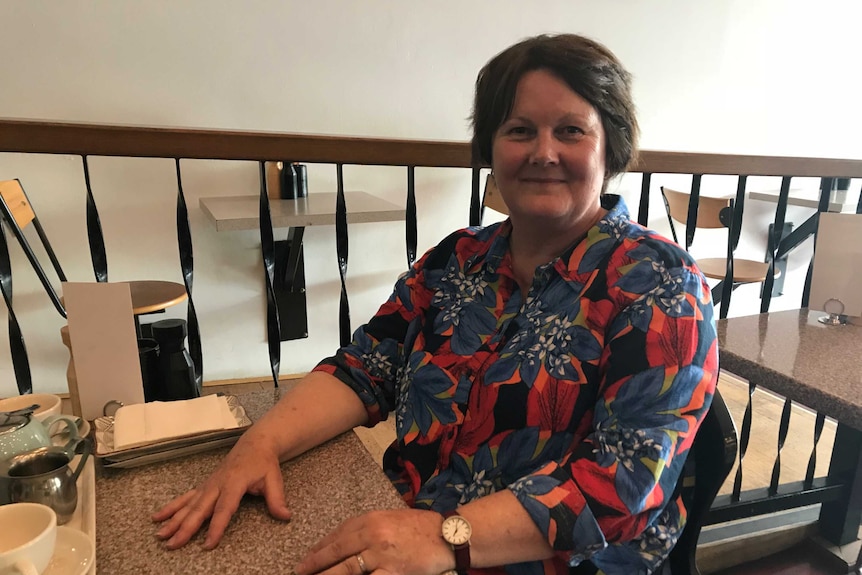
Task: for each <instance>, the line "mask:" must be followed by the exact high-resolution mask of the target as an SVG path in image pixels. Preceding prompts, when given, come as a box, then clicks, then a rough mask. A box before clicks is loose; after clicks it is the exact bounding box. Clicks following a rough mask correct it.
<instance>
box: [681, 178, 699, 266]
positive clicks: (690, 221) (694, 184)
mask: <svg viewBox="0 0 862 575" xmlns="http://www.w3.org/2000/svg"><path fill="white" fill-rule="evenodd" d="M702 178H703V174H692V175H691V194H690V195H689V198H688V214H687V216H686V220H685V251H688V248H690V247H691V244H692V243H694V232H695V230H696V229H697V206H698V204H699V203H700V180H701V179H702Z"/></svg>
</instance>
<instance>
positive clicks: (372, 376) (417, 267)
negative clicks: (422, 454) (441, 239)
mask: <svg viewBox="0 0 862 575" xmlns="http://www.w3.org/2000/svg"><path fill="white" fill-rule="evenodd" d="M430 253H431V252H429V253H428V254H425V256H423V257H422V258H421V259H420V260H419V261H417V262H416V263H415V264H414V265H413V267H412V268H411V269H410V270H409V271H408V272H407V273H406V274H404V275H403V276H402V277H400V278H399V279H398V281H397V282H396V284H395V288H394V290H393V292H392V295H391V296H390V297H389V299H388V300H387V301H386V303H384V304H383V305H382V306H380V309H379V310H378V311H377V313H376V314H375V315H374V317H372V318H371V320H370V321H369V322H368V323H367V324H364V325H362V326H360V327H359V328H358V329H357V330H356V331H355V332H354V334H353V340H352V342H351V343H350V344H349V345H347V346H344V347H342V348H340V349H339V350H338V351H337V352H336V353H335V355H334V356H332V357H328V358H326V359H324V360H322V361H321V362H320V363H318V364H317V366H316V367H315V368H314V369H313V370H312V371H322V372H325V373H329V374H330V375H333V376H335V377H337V378H338V379H340V380H341V381H342V382H344V383H345V384H346V385H348V386H350V387H351V388H352V389H353V390H354V391H355V392H356V393H357V395H359V397H360V399H362V402H363V403H364V404H365V408H366V410H367V411H368V422H367V423H366V426H368V427H372V426H374V425H375V424H377V423H378V422H380V421H381V420H384V419H386V418H387V417H388V414H389V412H391V411H392V410H393V409H395V406H396V400H397V395H398V386H399V379H400V374H401V373H402V371H403V364H404V357H405V354H404V344H405V341H406V339H407V338H408V334H409V332H410V330H411V327H412V328H415V327H416V326H417V325H418V324H420V323H421V316H422V314H424V312H425V309H426V308H427V302H428V301H429V298H430V295H429V294H428V290H427V289H426V287H425V285H424V273H425V272H424V265H425V262H426V260H427V258H428V257H429V254H430Z"/></svg>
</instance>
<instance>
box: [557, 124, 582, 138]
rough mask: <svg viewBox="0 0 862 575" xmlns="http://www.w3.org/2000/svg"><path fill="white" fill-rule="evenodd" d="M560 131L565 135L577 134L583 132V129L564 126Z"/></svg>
mask: <svg viewBox="0 0 862 575" xmlns="http://www.w3.org/2000/svg"><path fill="white" fill-rule="evenodd" d="M562 132H563V133H564V134H565V135H567V136H578V135H580V134H583V133H584V131H583V130H582V129H580V128H578V127H577V126H566V127H565V128H563V129H562Z"/></svg>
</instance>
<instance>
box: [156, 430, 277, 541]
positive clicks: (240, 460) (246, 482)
mask: <svg viewBox="0 0 862 575" xmlns="http://www.w3.org/2000/svg"><path fill="white" fill-rule="evenodd" d="M251 435H253V430H250V433H246V434H245V435H243V436H242V437H241V438H240V440H239V441H238V442H237V443H236V445H235V446H234V448H233V449H232V450H231V451H230V453H229V454H228V455H227V457H226V458H225V460H224V461H223V462H222V463H221V464H220V465H219V466H218V468H216V470H215V471H214V472H213V473H212V475H210V476H209V477H208V478H207V480H206V481H205V482H204V483H203V484H202V485H200V486H199V487H197V488H195V489H192V490H191V491H188V492H186V493H185V494H183V495H180V496H179V497H177V498H176V499H174V500H173V501H171V502H170V503H168V504H167V505H165V506H164V507H162V508H161V509H160V510H159V511H157V512H156V513H154V514H153V516H152V518H153V521H156V522H162V523H163V524H162V526H161V528H160V529H159V530H158V531H157V532H156V536H158V537H159V538H161V539H167V542H166V543H165V545H166V546H167V548H168V549H177V548H179V547H182V546H183V545H185V544H186V543H188V541H189V540H190V539H191V538H192V537H193V536H194V534H195V533H197V532H198V530H199V529H200V528H201V525H203V523H204V521H206V520H207V519H209V520H210V522H209V529H208V530H207V535H206V539H205V540H204V547H205V548H207V549H213V548H214V547H216V546H217V545H218V543H219V541H221V538H222V536H223V535H224V532H225V529H226V528H227V525H228V523H229V522H230V519H231V517H232V516H233V514H234V513H235V512H236V510H237V508H238V507H239V503H240V500H241V499H242V496H243V495H245V494H246V493H249V494H252V495H262V496H263V497H264V498H265V499H266V505H267V508H268V509H269V513H270V514H271V515H272V516H273V517H275V518H276V519H281V520H282V521H287V520H288V519H290V515H291V514H290V510H289V509H288V508H287V505H286V504H285V501H284V482H283V480H282V475H281V468H280V466H279V459H278V453H277V451H276V449H275V448H274V447H268V444H269V442H267V441H265V440H263V438H259V437H258V438H255V437H251Z"/></svg>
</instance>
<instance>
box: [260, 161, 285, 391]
mask: <svg viewBox="0 0 862 575" xmlns="http://www.w3.org/2000/svg"><path fill="white" fill-rule="evenodd" d="M259 164H260V251H261V254H262V256H263V271H264V283H265V284H266V285H265V287H266V341H267V344H268V346H269V366H270V368H271V369H272V382H273V384H274V385H275V387H278V372H279V369H280V368H281V324H280V320H279V317H278V305H276V301H275V241H273V237H272V218H271V216H270V212H269V197H268V196H267V195H266V164H265V162H263V161H261V162H259Z"/></svg>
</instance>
